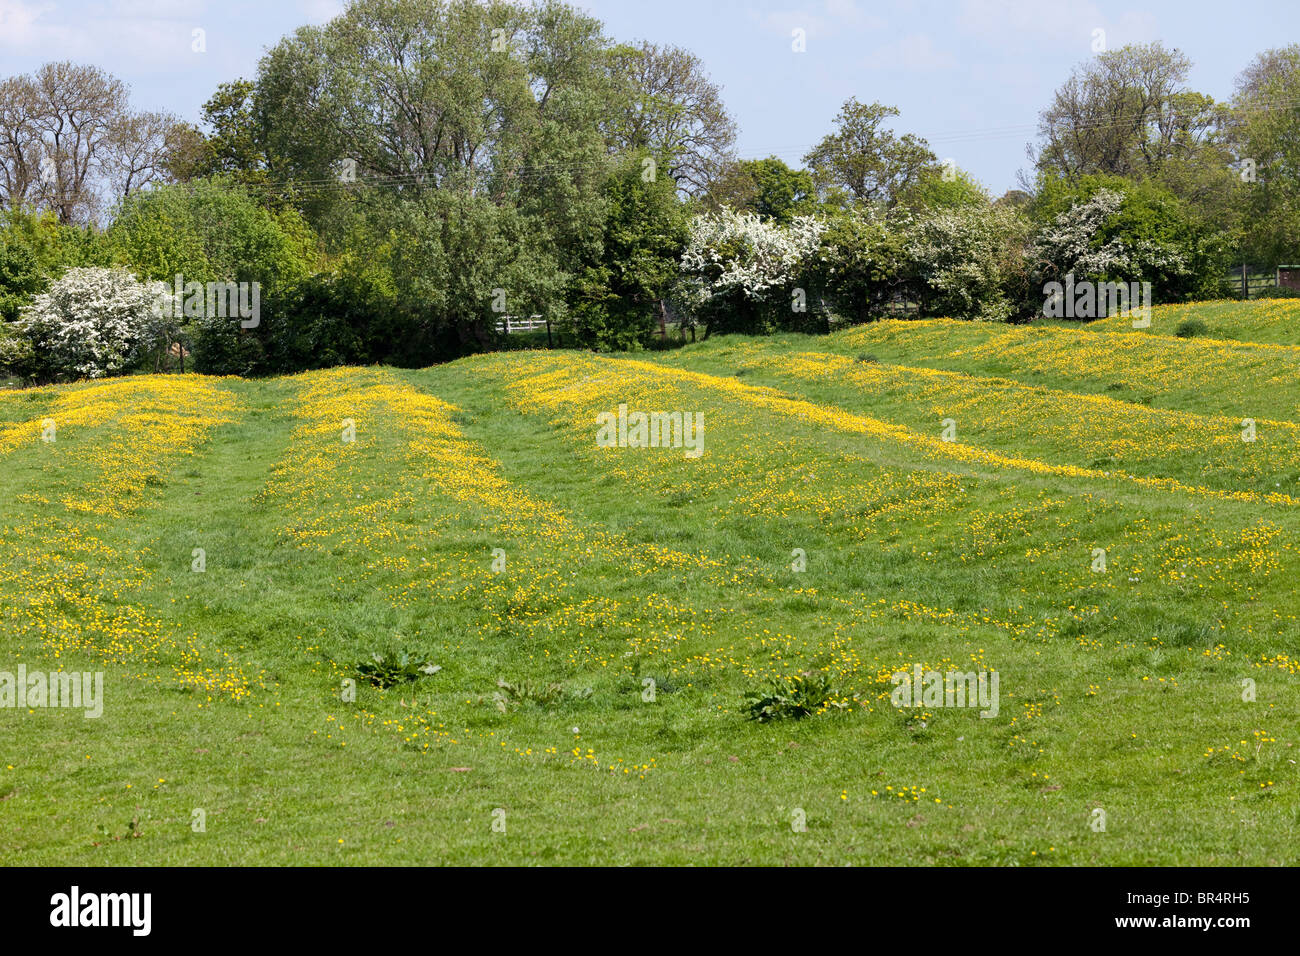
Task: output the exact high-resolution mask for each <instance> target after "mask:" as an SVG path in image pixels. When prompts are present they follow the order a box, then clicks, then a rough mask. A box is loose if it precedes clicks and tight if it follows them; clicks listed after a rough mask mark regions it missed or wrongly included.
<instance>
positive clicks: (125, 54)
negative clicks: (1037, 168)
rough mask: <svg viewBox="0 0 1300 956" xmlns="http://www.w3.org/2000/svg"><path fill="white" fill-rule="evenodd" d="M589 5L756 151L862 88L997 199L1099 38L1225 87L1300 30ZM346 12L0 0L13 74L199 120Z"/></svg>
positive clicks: (1070, 3)
mask: <svg viewBox="0 0 1300 956" xmlns="http://www.w3.org/2000/svg"><path fill="white" fill-rule="evenodd" d="M573 5H574V6H577V7H580V8H582V9H584V10H586V11H587V12H589V13H591V14H593V15H594V16H596V17H598V18H599V19H600V20H602V21H603V22H604V23H605V27H606V32H607V34H608V35H609V36H611V37H612V38H613V39H615V40H618V41H624V42H626V41H635V40H650V41H652V42H655V43H661V44H673V45H676V46H680V47H685V48H686V49H688V50H691V51H692V52H694V53H695V54H696V55H698V56H699V57H700V58H701V59H702V60H703V62H704V64H705V67H706V69H707V71H708V73H709V75H710V76H711V77H712V79H713V81H714V82H716V83H717V84H719V85H720V86H721V87H722V91H723V98H724V101H725V102H726V104H727V107H728V109H729V110H730V112H731V114H732V116H733V117H734V118H735V120H736V123H737V126H738V127H739V135H738V138H737V144H736V145H737V151H738V153H739V155H740V156H742V157H743V158H747V159H757V158H760V157H764V156H773V155H774V156H778V157H780V158H781V159H784V160H785V161H786V162H788V163H790V164H791V165H797V164H799V162H800V160H801V158H802V157H803V155H804V154H805V153H807V152H808V151H809V149H811V148H812V146H813V145H815V144H816V143H817V141H818V140H820V139H821V137H822V136H824V135H825V134H826V133H827V132H829V131H830V130H831V129H832V122H833V120H834V117H835V114H836V113H837V112H838V110H839V108H840V106H841V104H842V103H843V102H844V101H845V100H846V99H848V98H849V97H856V98H857V99H859V100H861V101H863V102H871V101H873V100H878V101H880V102H882V103H885V104H888V105H891V106H894V107H896V108H897V109H898V110H899V111H900V115H899V116H898V117H897V118H896V119H895V120H894V128H895V130H896V131H898V132H899V133H909V132H910V133H915V134H917V135H919V136H922V137H924V138H925V139H927V140H928V141H929V143H930V146H931V148H932V149H933V150H934V152H935V154H936V155H937V156H938V157H939V158H940V159H941V160H952V161H953V162H954V163H955V164H956V165H957V166H958V167H960V168H962V169H964V170H966V171H968V172H969V173H971V174H972V175H974V177H975V178H976V179H978V180H980V181H981V182H982V183H984V185H985V186H987V187H988V188H989V190H990V191H991V192H992V194H993V195H994V196H997V195H1000V194H1002V193H1003V192H1005V191H1006V190H1008V189H1011V188H1015V186H1016V174H1017V171H1018V170H1021V169H1026V170H1027V169H1029V168H1030V167H1031V165H1032V162H1031V160H1030V159H1029V158H1028V157H1027V156H1026V146H1027V145H1028V144H1030V143H1031V142H1033V141H1034V140H1035V138H1036V128H1037V117H1038V113H1039V111H1041V110H1042V109H1043V108H1044V107H1046V106H1047V105H1048V103H1049V102H1050V101H1051V97H1052V93H1053V91H1054V90H1055V89H1056V88H1057V87H1058V86H1060V85H1061V83H1062V82H1064V81H1065V80H1066V79H1067V78H1068V77H1069V75H1070V73H1071V71H1072V70H1073V69H1074V68H1075V67H1076V66H1077V65H1079V64H1081V63H1083V62H1085V61H1087V60H1088V59H1090V58H1091V57H1093V56H1094V55H1095V51H1094V48H1095V47H1098V46H1099V45H1101V44H1104V48H1105V49H1115V48H1117V47H1120V46H1122V45H1124V44H1125V43H1145V42H1152V41H1156V40H1159V41H1161V42H1163V43H1164V44H1165V45H1166V46H1170V47H1177V48H1178V49H1181V50H1182V51H1183V52H1184V53H1185V54H1187V55H1188V57H1190V58H1191V60H1192V62H1193V64H1194V66H1193V69H1192V73H1191V76H1190V77H1189V84H1190V86H1191V87H1192V88H1193V89H1195V90H1198V91H1200V92H1202V93H1206V94H1209V95H1211V96H1214V97H1216V98H1219V99H1226V98H1227V97H1229V96H1230V95H1231V93H1232V90H1233V82H1234V79H1235V77H1236V75H1237V74H1238V73H1239V72H1240V71H1241V69H1242V68H1243V67H1245V66H1246V65H1247V64H1248V63H1249V62H1250V61H1251V59H1253V58H1254V56H1255V55H1256V54H1257V53H1259V52H1261V51H1263V50H1265V49H1268V48H1270V47H1278V46H1284V45H1286V44H1288V43H1293V42H1300V3H1297V2H1296V0H1264V2H1253V3H1250V4H1240V5H1235V6H1234V5H1225V4H1223V3H1222V2H1214V3H1211V2H1202V0H1169V2H1166V0H1147V2H1133V0H1121V2H1106V0H1097V2H1092V0H949V2H922V0H806V2H800V0H773V2H756V0H747V2H740V0H579V2H575V3H574V4H573ZM342 8H343V3H342V2H341V0H0V77H3V76H8V75H11V74H15V73H25V72H28V71H30V70H32V69H34V68H36V67H38V66H40V64H42V63H44V62H48V61H51V60H73V61H76V62H80V63H93V64H95V65H97V66H100V67H103V68H104V69H106V70H108V71H109V72H111V73H113V74H114V75H116V76H117V77H118V78H120V79H122V80H123V81H125V82H126V83H127V84H128V85H129V86H130V88H131V93H132V103H133V105H134V106H135V107H136V108H138V109H151V110H159V109H162V110H167V111H170V112H172V113H174V114H176V115H177V116H179V117H181V118H182V119H186V120H189V121H191V122H195V123H197V122H198V120H199V117H200V110H201V108H202V105H203V103H204V101H206V100H207V99H208V97H210V96H211V95H212V93H213V91H214V90H215V89H216V87H217V85H218V84H219V83H222V82H225V81H227V80H232V79H236V78H238V77H241V76H242V77H248V78H252V77H254V76H255V75H256V72H257V62H258V59H259V58H260V57H261V56H262V54H263V52H264V51H265V50H266V49H267V48H269V47H271V46H273V45H274V44H275V43H276V42H277V41H278V40H279V39H280V38H281V37H282V36H284V35H285V34H287V33H290V32H292V31H293V30H294V29H295V28H296V27H298V26H301V25H303V24H305V23H315V24H319V23H324V22H326V21H327V20H329V19H330V18H331V17H332V16H335V15H337V14H338V13H339V12H340V11H341V10H342ZM195 31H202V34H201V39H202V44H199V43H198V42H197V41H196V39H195V38H196V36H197V34H196V33H195ZM795 31H802V34H801V36H802V46H803V49H802V51H799V50H796V49H795V47H796V46H799V45H800V43H799V42H798V40H797V37H796V32H795ZM1098 31H1101V32H1100V33H1099V32H1098ZM199 45H202V47H203V49H202V50H201V51H199V50H196V49H195V48H196V47H197V46H199Z"/></svg>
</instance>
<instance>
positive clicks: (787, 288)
mask: <svg viewBox="0 0 1300 956" xmlns="http://www.w3.org/2000/svg"><path fill="white" fill-rule="evenodd" d="M825 228H826V226H825V223H824V222H822V221H820V220H818V219H815V218H813V217H812V216H798V217H796V218H795V219H794V220H792V221H791V223H790V225H788V226H779V225H777V224H775V223H770V222H764V221H763V220H761V219H759V218H758V217H757V216H755V215H753V214H752V213H741V212H735V211H733V210H731V209H726V208H724V209H722V210H720V211H719V212H718V213H716V214H712V215H702V216H696V217H695V218H694V219H692V220H691V229H690V239H689V241H688V242H687V246H686V251H685V252H684V253H683V254H682V263H681V268H682V272H683V273H684V274H685V275H686V276H687V277H688V278H689V280H690V281H691V283H692V284H693V288H694V295H693V296H692V299H693V301H692V302H691V303H690V304H691V306H692V307H693V309H694V310H695V312H696V314H697V315H699V316H700V317H701V318H703V319H704V321H705V323H706V324H707V325H708V334H710V335H711V334H713V333H714V332H749V333H754V332H769V331H771V330H773V329H775V328H782V327H784V328H789V327H791V326H793V325H797V324H800V318H801V316H802V315H804V314H806V313H805V312H803V311H802V310H801V309H799V308H798V306H802V307H803V308H805V309H806V307H807V299H808V297H807V292H808V284H810V283H808V278H809V277H810V275H811V271H812V259H813V257H814V256H815V255H816V254H817V252H818V249H819V246H820V244H821V236H822V233H823V232H824V230H825ZM800 283H805V284H803V285H801V284H800ZM795 290H799V291H800V292H802V293H803V295H802V296H798V295H797V294H796V292H795Z"/></svg>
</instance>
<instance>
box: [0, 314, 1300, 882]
mask: <svg viewBox="0 0 1300 956" xmlns="http://www.w3.org/2000/svg"><path fill="white" fill-rule="evenodd" d="M1296 308H1298V307H1296V306H1293V304H1292V303H1289V302H1287V303H1283V302H1276V303H1268V302H1258V303H1256V302H1252V303H1244V304H1235V305H1234V304H1227V303H1224V304H1219V303H1214V304H1209V305H1206V306H1203V307H1187V306H1180V307H1176V308H1174V307H1166V308H1163V309H1157V310H1156V315H1155V318H1154V321H1153V323H1152V328H1151V329H1149V330H1143V331H1140V332H1139V331H1136V330H1133V329H1132V328H1131V327H1129V326H1126V325H1123V324H1115V325H1108V324H1107V323H1099V324H1097V325H1094V326H1091V327H1088V328H1080V329H1073V328H1063V327H1059V326H1057V327H1053V326H1041V327H1039V326H1034V327H1017V326H992V325H977V324H971V323H957V322H947V321H927V322H884V323H877V324H872V325H868V326H861V327H857V328H854V329H850V330H847V331H844V332H839V333H836V334H834V335H831V336H826V337H821V338H816V337H811V338H810V337H801V336H777V337H773V338H768V339H748V338H734V337H731V338H722V339H715V340H710V341H706V342H701V343H698V344H696V345H693V346H688V347H686V348H683V349H680V350H677V351H674V352H665V353H656V354H654V355H653V356H652V357H649V358H646V359H635V358H628V357H625V356H624V357H609V356H597V355H593V354H584V353H577V352H561V351H555V352H511V353H499V354H494V355H486V356H480V357H476V358H473V359H468V360H464V361H460V362H456V363H452V364H449V365H445V366H440V367H436V368H431V369H427V370H422V371H399V370H391V369H336V370H331V371H325V372H315V373H309V374H306V375H301V376H296V377H292V378H282V379H274V380H266V381H241V380H236V379H210V378H203V377H200V376H193V375H188V376H141V377H132V378H128V379H119V380H113V381H109V382H106V383H98V384H95V383H92V384H81V385H76V386H67V387H59V388H46V389H34V390H28V391H22V392H8V393H0V462H2V463H3V464H2V469H0V500H2V501H3V509H4V511H3V522H2V524H0V539H2V540H0V642H2V643H3V647H4V652H5V653H4V659H5V660H6V661H7V662H10V663H8V664H7V665H4V667H3V668H0V669H11V670H12V669H16V668H17V667H18V665H19V664H22V665H24V666H25V667H26V668H27V669H28V670H29V671H54V670H58V669H63V670H68V671H101V672H103V674H104V692H103V714H102V716H101V717H98V718H94V719H88V718H87V717H85V716H83V713H82V712H80V711H76V710H71V709H55V708H49V707H45V708H42V707H27V708H21V709H20V708H16V707H8V708H4V709H0V732H2V733H3V740H4V742H5V744H4V748H3V753H0V836H2V837H3V840H2V841H0V858H2V859H3V862H4V863H9V864H16V863H28V864H70V865H119V864H134V863H148V864H191V863H196V864H383V863H387V864H432V863H452V864H467V863H483V864H534V863H544V864H546V863H604V864H621V863H633V864H650V863H689V864H711V863H736V864H745V863H754V864H831V865H842V864H845V863H853V864H859V865H865V864H994V865H1008V864H1010V865H1077V864H1128V865H1141V864H1164V865H1190V864H1278V865H1295V864H1297V863H1300V848H1298V847H1297V843H1296V841H1295V839H1294V832H1295V829H1296V827H1297V824H1300V774H1298V773H1297V769H1298V765H1297V760H1298V759H1300V749H1297V747H1296V744H1297V742H1298V741H1300V736H1298V734H1297V729H1298V723H1300V721H1298V719H1297V714H1298V713H1300V693H1298V688H1300V623H1298V622H1297V616H1296V615H1297V607H1298V605H1300V602H1298V601H1297V599H1296V597H1295V593H1296V588H1295V581H1296V579H1297V574H1298V573H1300V554H1297V550H1296V544H1297V540H1298V539H1297V531H1298V530H1300V374H1298V373H1300V368H1297V364H1298V363H1300V325H1297V324H1295V322H1294V319H1300V313H1297V312H1296V311H1295V309H1296ZM1191 315H1198V316H1200V317H1203V318H1204V321H1205V322H1206V325H1207V326H1208V327H1209V328H1210V330H1211V331H1210V332H1209V333H1208V335H1207V337H1197V338H1191V339H1182V338H1177V337H1175V336H1174V335H1173V331H1174V328H1175V327H1176V325H1177V323H1179V322H1181V321H1182V320H1183V319H1185V318H1187V317H1189V316H1191ZM620 404H626V405H627V406H628V407H629V408H630V409H632V410H634V411H635V410H642V411H660V410H662V411H683V412H693V413H702V414H703V417H704V422H705V427H704V451H703V454H701V455H700V456H699V457H690V456H688V455H687V454H685V453H684V452H683V450H682V449H671V448H619V447H602V446H600V445H599V444H598V442H597V428H598V426H597V424H596V421H597V415H599V414H600V413H602V412H610V411H613V410H615V409H616V408H617V407H618V406H619V405H620ZM1243 419H1250V420H1251V421H1252V422H1253V428H1254V431H1253V435H1251V436H1250V437H1253V439H1254V440H1251V441H1247V440H1243V436H1244V435H1247V434H1248V433H1249V429H1248V427H1247V426H1246V425H1244V424H1243ZM51 422H52V423H53V424H54V426H55V429H54V432H53V434H52V435H51V434H50V432H49V425H50V423H51ZM353 435H355V440H348V439H350V438H352V437H353ZM49 437H53V438H54V440H53V441H49V440H46V439H48V438H49ZM945 438H949V439H953V440H945ZM197 549H201V552H200V551H198V550H197ZM1100 551H1104V552H1105V553H1104V570H1102V569H1100V568H1099V564H1098V554H1099V552H1100ZM801 564H802V570H796V568H798V567H800V566H801ZM197 567H202V570H196V568H197ZM403 651H405V652H407V653H408V654H409V655H410V658H411V660H412V662H413V663H417V664H422V663H424V662H426V661H428V662H432V663H434V664H436V665H438V666H439V667H440V668H441V669H440V670H438V671H437V672H436V673H433V674H431V675H425V674H420V675H419V676H418V677H417V678H416V679H414V680H413V681H410V682H402V683H398V684H396V685H394V686H391V687H388V688H380V687H378V686H375V685H373V684H372V683H370V682H368V681H367V680H366V679H365V677H364V675H362V674H361V673H360V672H359V671H358V666H359V665H361V664H363V663H364V662H366V661H368V660H370V659H371V657H372V655H373V654H376V653H379V654H386V655H390V656H391V655H395V654H398V653H400V652H403ZM914 665H920V666H921V667H922V669H924V670H940V671H945V670H948V669H950V668H952V669H958V670H968V671H980V672H990V673H991V672H996V673H997V675H998V677H999V687H1000V707H999V709H998V714H997V715H996V716H993V717H988V718H985V717H981V716H980V713H979V710H978V709H975V708H955V707H944V706H932V707H925V708H907V709H898V708H895V707H894V706H893V705H892V704H891V700H890V695H891V691H893V690H894V684H893V682H892V681H891V675H893V674H895V673H896V672H899V671H902V670H910V669H911V668H912V667H913V666H914ZM796 675H805V676H804V677H803V678H802V679H803V680H804V681H805V682H807V683H812V682H813V677H814V676H816V675H820V679H822V680H826V681H829V684H830V688H831V689H830V691H829V693H828V695H826V696H827V699H826V700H824V701H821V702H820V706H818V707H816V708H814V711H815V712H814V713H812V714H810V715H808V716H806V717H804V718H802V719H785V720H774V721H771V722H766V723H760V722H757V721H754V720H750V719H747V715H746V711H745V703H744V695H745V694H746V692H748V691H751V690H760V689H762V688H764V687H766V686H768V682H769V681H771V680H773V679H776V678H780V677H795V676H796ZM499 680H504V681H505V682H507V683H508V684H510V685H512V686H511V688H505V689H502V688H499V687H498V681H499ZM1248 681H1249V682H1253V689H1254V693H1253V694H1251V693H1247V692H1246V687H1247V684H1246V682H1248ZM351 682H355V685H354V684H353V683H351ZM651 682H652V683H651ZM552 685H559V686H558V687H555V686H552ZM352 686H355V688H356V694H355V700H354V701H353V700H349V699H347V698H348V697H350V696H351V695H350V691H349V688H350V687H352ZM651 690H653V693H651ZM494 695H497V696H494ZM1250 697H1253V698H1254V699H1253V700H1250V699H1246V698H1250ZM1098 811H1102V812H1101V813H1099V812H1098ZM1102 819H1104V829H1103V828H1102V827H1101V825H1100V824H1099V820H1102ZM801 823H803V824H805V825H803V826H801V825H800V824H801Z"/></svg>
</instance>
